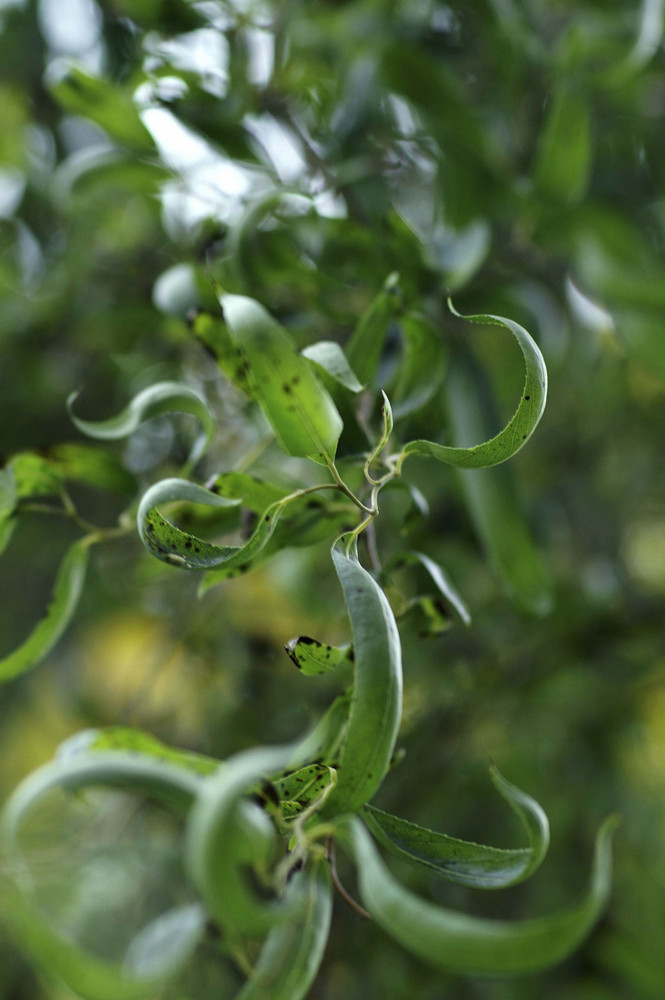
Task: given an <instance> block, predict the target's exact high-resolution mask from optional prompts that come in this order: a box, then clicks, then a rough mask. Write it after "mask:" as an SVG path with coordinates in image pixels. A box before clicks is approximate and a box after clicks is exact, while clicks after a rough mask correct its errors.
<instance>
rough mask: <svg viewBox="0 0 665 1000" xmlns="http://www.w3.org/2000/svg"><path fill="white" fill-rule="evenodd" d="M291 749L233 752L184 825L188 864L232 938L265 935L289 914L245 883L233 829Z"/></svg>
mask: <svg viewBox="0 0 665 1000" xmlns="http://www.w3.org/2000/svg"><path fill="white" fill-rule="evenodd" d="M295 749H296V748H295V747H294V746H286V747H259V748H255V749H253V750H247V751H245V752H243V753H239V754H236V756H235V757H232V758H230V759H229V760H227V761H226V763H225V765H224V767H223V768H222V769H220V770H219V771H218V772H217V773H216V774H214V775H211V776H210V777H209V778H206V779H205V781H204V782H203V783H202V785H201V788H200V790H199V794H198V797H197V800H196V803H195V805H194V808H193V809H192V811H191V813H190V817H189V822H188V826H187V847H186V859H187V865H188V868H189V871H190V874H191V876H192V879H193V880H194V883H195V884H196V885H197V887H198V889H199V891H200V893H201V895H202V896H203V899H204V901H205V904H206V908H207V909H208V911H209V913H210V914H211V915H212V916H213V917H214V919H215V920H217V921H218V922H219V923H220V925H221V926H222V928H223V929H224V930H226V931H227V932H228V933H229V934H230V935H231V936H233V935H237V934H241V935H245V934H246V935H250V936H254V935H258V934H263V933H266V932H267V931H268V930H269V929H270V927H271V926H272V925H273V924H275V923H276V922H277V921H279V920H283V919H285V918H286V917H287V916H289V915H292V914H293V910H294V907H293V906H292V904H291V903H286V902H285V901H284V900H274V899H273V900H270V901H267V902H266V901H262V900H260V899H258V897H257V896H256V895H255V894H254V893H253V892H252V890H251V889H250V886H249V884H248V882H247V881H246V880H245V877H244V872H243V870H242V864H241V863H240V859H239V856H238V849H239V848H238V838H237V837H235V831H237V830H238V828H239V827H240V829H242V823H243V817H242V815H241V814H240V812H239V807H240V805H241V804H242V802H243V797H244V796H246V795H247V794H248V793H249V792H250V791H251V790H252V789H253V787H254V786H255V785H256V784H257V782H259V781H260V780H261V779H266V778H270V777H271V776H272V775H274V774H275V773H278V772H280V771H282V770H283V769H284V768H285V767H287V766H288V765H289V764H290V762H291V760H292V757H293V753H294V750H295Z"/></svg>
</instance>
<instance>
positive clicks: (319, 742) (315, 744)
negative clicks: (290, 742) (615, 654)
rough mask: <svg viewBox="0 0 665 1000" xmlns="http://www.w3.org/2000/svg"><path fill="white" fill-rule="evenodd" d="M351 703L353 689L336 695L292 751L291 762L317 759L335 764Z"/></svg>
mask: <svg viewBox="0 0 665 1000" xmlns="http://www.w3.org/2000/svg"><path fill="white" fill-rule="evenodd" d="M352 703H353V690H352V688H349V689H348V690H347V691H344V692H343V693H342V694H340V695H338V696H337V698H335V700H334V701H333V703H332V704H331V705H330V707H329V708H328V709H327V711H326V712H325V713H324V714H323V716H322V717H321V718H320V719H319V721H318V722H317V724H316V725H315V726H314V728H313V729H312V730H311V732H309V733H308V734H307V736H305V737H304V739H303V740H302V741H301V742H300V744H299V745H298V748H297V751H296V752H295V753H294V758H293V764H292V766H295V764H297V763H305V762H308V761H318V762H319V763H322V764H331V765H336V764H337V762H338V757H339V750H340V747H341V745H342V742H343V740H344V736H345V734H346V729H347V726H348V724H349V716H350V714H351V705H352Z"/></svg>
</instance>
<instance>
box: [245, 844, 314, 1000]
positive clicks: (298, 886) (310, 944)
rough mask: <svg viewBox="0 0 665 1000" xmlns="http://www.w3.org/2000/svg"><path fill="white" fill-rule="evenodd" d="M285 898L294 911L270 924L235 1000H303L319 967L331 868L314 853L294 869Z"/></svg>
mask: <svg viewBox="0 0 665 1000" xmlns="http://www.w3.org/2000/svg"><path fill="white" fill-rule="evenodd" d="M284 899H285V903H286V905H287V906H289V907H290V908H292V909H293V910H294V911H295V913H296V914H297V915H296V916H295V917H294V918H293V919H292V920H289V921H284V922H282V923H280V924H278V925H277V926H276V927H273V928H272V930H270V931H269V932H268V936H267V937H266V940H265V942H264V944H263V947H262V949H261V953H260V955H259V958H258V961H257V963H256V965H255V967H254V969H253V970H252V974H251V976H250V978H249V980H248V982H247V983H246V984H245V986H244V987H243V988H242V989H241V991H240V993H239V994H238V997H237V1000H303V998H304V997H305V996H306V995H307V993H308V991H309V988H310V986H311V985H312V983H313V982H314V977H315V976H316V973H317V971H318V969H319V966H320V964H321V960H322V959H323V953H324V951H325V947H326V943H327V941H328V934H329V931H330V918H331V915H332V886H331V881H330V870H329V868H328V865H327V863H326V861H325V860H324V859H322V858H314V859H313V860H312V861H310V862H309V863H308V864H307V866H306V868H305V869H304V871H299V872H295V873H294V875H293V877H292V878H291V879H290V880H289V883H288V885H287V887H286V892H285V896H284Z"/></svg>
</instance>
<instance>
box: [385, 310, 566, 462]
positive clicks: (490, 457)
mask: <svg viewBox="0 0 665 1000" xmlns="http://www.w3.org/2000/svg"><path fill="white" fill-rule="evenodd" d="M450 308H451V309H452V305H451V307H450ZM453 311H454V310H453ZM455 315H459V313H455ZM462 319H466V320H469V322H471V323H482V324H487V325H493V326H503V327H505V328H506V329H507V330H510V332H511V333H512V334H513V336H514V337H515V339H516V340H517V343H518V344H519V346H520V349H521V351H522V354H523V356H524V362H525V366H526V381H525V383H524V389H523V392H522V398H521V399H520V402H519V405H518V407H517V409H516V410H515V412H514V414H513V415H512V417H511V418H510V420H509V421H508V423H507V424H506V426H505V427H504V428H503V430H502V431H500V432H499V433H498V434H496V435H495V436H494V437H493V438H490V439H489V441H484V442H483V443H482V444H477V445H474V446H473V447H471V448H453V447H450V446H449V445H442V444H435V443H434V442H433V441H410V442H409V443H408V444H407V445H405V446H404V448H403V450H402V454H401V460H400V465H401V463H402V462H403V461H404V459H405V458H408V456H409V455H429V456H431V457H432V458H436V459H438V460H439V461H440V462H445V463H446V464H448V465H455V466H458V467H459V468H462V469H484V468H487V467H488V466H491V465H498V464H499V463H500V462H505V461H506V460H507V459H509V458H512V456H513V455H515V454H516V453H517V452H518V451H519V450H520V448H523V447H524V445H525V444H526V442H527V440H528V439H529V438H530V437H531V435H532V434H533V432H534V430H535V428H536V426H537V424H538V421H539V420H540V418H541V417H542V415H543V411H544V409H545V399H546V397H547V369H546V368H545V362H544V360H543V356H542V354H541V353H540V350H539V348H538V346H537V344H536V343H535V341H534V340H532V338H531V336H530V335H529V334H528V333H527V332H526V330H525V329H524V327H522V326H520V325H519V324H518V323H514V322H513V320H511V319H505V318H504V317H503V316H483V315H478V316H463V317H462Z"/></svg>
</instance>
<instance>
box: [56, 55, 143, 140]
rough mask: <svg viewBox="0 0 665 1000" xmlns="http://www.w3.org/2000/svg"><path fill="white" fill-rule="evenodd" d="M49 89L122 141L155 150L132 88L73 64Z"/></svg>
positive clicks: (66, 106) (72, 109)
mask: <svg viewBox="0 0 665 1000" xmlns="http://www.w3.org/2000/svg"><path fill="white" fill-rule="evenodd" d="M50 91H51V94H52V95H53V97H54V98H55V99H56V101H57V102H58V103H59V104H61V105H62V107H63V108H64V109H65V110H66V111H68V112H69V113H70V114H74V115H82V116H83V117H84V118H91V119H92V121H94V122H95V123H96V124H97V125H100V126H101V128H103V129H104V131H105V132H107V133H108V134H109V136H110V137H111V138H112V139H115V140H116V141H117V142H119V143H121V144H122V145H125V146H128V147H129V148H130V149H134V150H138V151H141V152H153V151H154V148H155V147H154V144H153V141H152V138H151V136H150V133H149V132H148V130H147V128H146V127H145V125H144V124H143V122H142V121H141V119H140V117H139V114H138V111H137V109H136V105H135V104H134V101H133V100H132V93H131V90H130V89H129V88H126V89H125V88H123V87H120V86H118V85H114V84H113V83H112V82H111V81H110V80H101V79H100V78H99V77H96V76H92V75H91V74H90V73H87V72H86V71H85V70H83V69H81V68H80V67H78V66H70V67H69V69H68V71H67V73H66V75H65V76H63V77H61V78H60V79H59V80H57V81H56V82H54V83H52V84H51V86H50Z"/></svg>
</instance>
